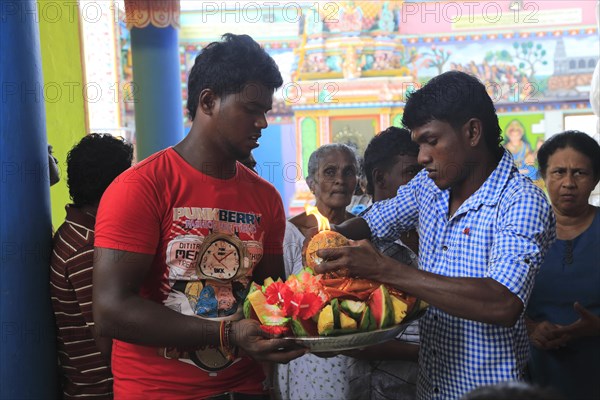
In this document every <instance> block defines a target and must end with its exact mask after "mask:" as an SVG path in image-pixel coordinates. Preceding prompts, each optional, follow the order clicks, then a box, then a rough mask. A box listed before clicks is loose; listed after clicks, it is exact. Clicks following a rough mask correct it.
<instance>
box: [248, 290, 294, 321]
mask: <svg viewBox="0 0 600 400" xmlns="http://www.w3.org/2000/svg"><path fill="white" fill-rule="evenodd" d="M246 300H247V301H248V302H249V303H250V304H251V306H252V309H253V311H254V313H255V314H256V315H257V317H258V321H259V322H260V323H261V324H263V325H269V326H283V325H286V324H287V323H288V322H289V321H290V319H289V318H287V317H286V316H285V314H284V312H283V310H281V309H280V308H279V307H277V306H276V305H274V304H269V303H267V298H266V297H265V295H264V293H263V292H262V291H260V290H255V291H253V292H252V293H250V294H248V296H247V297H246Z"/></svg>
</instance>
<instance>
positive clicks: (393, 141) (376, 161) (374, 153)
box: [364, 126, 419, 195]
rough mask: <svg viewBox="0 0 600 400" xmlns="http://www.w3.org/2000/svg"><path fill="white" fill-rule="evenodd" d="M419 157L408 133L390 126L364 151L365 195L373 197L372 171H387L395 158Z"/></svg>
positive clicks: (372, 140)
mask: <svg viewBox="0 0 600 400" xmlns="http://www.w3.org/2000/svg"><path fill="white" fill-rule="evenodd" d="M418 155H419V146H418V145H417V144H416V143H415V142H413V141H412V140H411V137H410V132H409V131H408V130H406V129H403V128H396V127H395V126H391V127H389V128H387V129H386V130H384V131H382V132H381V133H380V134H378V135H377V136H375V137H373V139H371V141H370V142H369V145H368V146H367V149H366V150H365V157H364V170H365V171H364V173H365V175H366V177H367V193H368V194H370V195H373V193H374V191H375V186H374V184H373V170H374V169H375V168H379V169H382V170H384V171H387V170H389V169H390V168H391V167H392V166H393V165H394V164H395V162H396V157H397V156H414V157H417V156H418Z"/></svg>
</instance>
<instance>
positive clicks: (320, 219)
mask: <svg viewBox="0 0 600 400" xmlns="http://www.w3.org/2000/svg"><path fill="white" fill-rule="evenodd" d="M304 210H305V211H306V215H314V216H315V217H316V218H317V226H318V227H319V228H318V230H319V232H321V231H329V230H331V226H330V225H329V220H328V219H327V218H325V217H324V216H323V215H321V213H320V212H319V209H318V208H317V207H313V206H311V205H310V204H307V205H306V206H305V207H304Z"/></svg>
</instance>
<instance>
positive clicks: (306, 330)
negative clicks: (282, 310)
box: [292, 318, 319, 337]
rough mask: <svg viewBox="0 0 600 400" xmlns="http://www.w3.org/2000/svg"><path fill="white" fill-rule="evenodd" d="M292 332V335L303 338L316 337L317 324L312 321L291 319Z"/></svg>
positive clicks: (317, 332)
mask: <svg viewBox="0 0 600 400" xmlns="http://www.w3.org/2000/svg"><path fill="white" fill-rule="evenodd" d="M292 331H293V332H294V335H296V336H300V337H304V336H318V335H319V331H318V329H317V323H316V322H315V321H313V320H312V319H310V318H309V319H300V320H298V319H292Z"/></svg>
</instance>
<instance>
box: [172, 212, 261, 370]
mask: <svg viewBox="0 0 600 400" xmlns="http://www.w3.org/2000/svg"><path fill="white" fill-rule="evenodd" d="M260 220H261V215H257V214H253V213H243V212H239V211H232V210H222V209H219V208H200V207H177V208H174V209H173V223H172V226H171V236H170V239H169V242H168V244H167V248H166V254H165V257H166V260H165V261H166V264H167V266H168V268H167V271H166V274H167V278H168V282H169V286H168V287H165V288H163V290H165V291H166V292H168V295H167V298H166V300H165V302H164V304H165V305H166V306H168V307H170V308H171V309H173V310H175V311H178V312H180V313H183V314H185V315H197V316H200V317H203V318H208V319H213V318H221V317H229V316H232V315H233V314H235V313H236V312H237V311H238V306H239V305H240V304H241V303H242V302H243V299H244V297H245V295H246V288H247V286H248V283H249V277H250V275H251V272H252V270H253V269H254V267H255V266H256V264H257V263H258V262H259V261H260V259H261V258H262V254H263V243H262V240H263V235H264V232H263V231H262V229H261V228H260ZM163 354H164V356H165V357H168V358H178V359H180V360H181V361H184V362H187V363H192V364H193V365H196V366H198V367H200V368H202V369H205V370H209V371H215V370H219V369H222V368H226V367H227V366H229V365H230V364H231V361H230V360H227V358H226V357H225V356H224V355H223V354H222V352H221V351H219V349H211V348H207V349H203V350H199V351H196V352H193V353H188V352H178V351H177V350H176V349H169V350H168V354H167V353H166V352H165V353H163Z"/></svg>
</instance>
